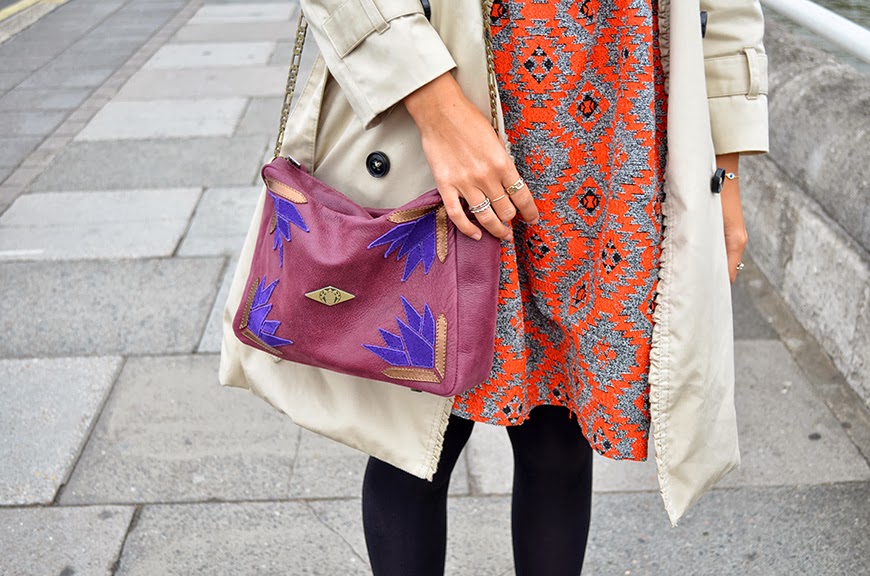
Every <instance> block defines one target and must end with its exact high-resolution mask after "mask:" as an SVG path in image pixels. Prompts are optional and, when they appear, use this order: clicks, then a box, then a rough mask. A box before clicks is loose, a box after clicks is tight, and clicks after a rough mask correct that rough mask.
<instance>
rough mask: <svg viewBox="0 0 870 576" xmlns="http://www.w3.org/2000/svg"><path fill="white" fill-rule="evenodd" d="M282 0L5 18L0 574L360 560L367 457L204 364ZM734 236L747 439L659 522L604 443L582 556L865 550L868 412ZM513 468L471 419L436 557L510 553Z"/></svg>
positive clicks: (647, 479)
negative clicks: (677, 511)
mask: <svg viewBox="0 0 870 576" xmlns="http://www.w3.org/2000/svg"><path fill="white" fill-rule="evenodd" d="M296 9H297V8H296V5H295V3H294V2H292V1H285V0H280V1H277V0H276V1H271V0H256V1H245V0H220V1H208V0H207V1H202V0H68V2H66V3H64V4H62V5H61V6H59V7H57V8H56V9H55V10H54V11H52V12H51V13H50V14H48V15H47V16H45V17H43V18H41V19H40V20H38V21H37V22H36V23H35V24H33V25H32V26H30V27H29V28H27V29H25V30H23V31H20V32H19V33H18V34H17V35H16V36H14V37H12V38H11V39H10V40H8V41H6V42H5V43H3V44H0V393H2V398H3V399H4V401H3V402H2V403H0V433H2V435H0V438H2V439H0V550H2V554H0V574H4V575H7V574H8V575H31V574H33V575H44V574H61V575H64V576H71V575H78V574H82V575H84V574H87V575H90V574H94V575H106V574H125V575H128V574H129V575H145V576H154V575H159V576H164V575H173V574H178V575H189V574H195V573H208V574H214V575H221V574H226V575H234V576H235V575H246V574H287V575H303V574H322V575H329V576H332V575H339V574H340V575H344V574H348V575H350V574H369V573H370V568H369V564H368V556H367V552H366V547H365V541H364V538H363V533H362V524H361V517H360V483H361V478H362V474H363V471H364V468H365V463H366V456H365V455H363V454H361V453H359V452H355V451H354V450H351V449H349V448H346V447H344V446H341V445H338V444H336V443H334V442H331V441H329V440H326V439H324V438H321V437H318V436H317V435H315V434H312V433H310V432H308V431H305V430H302V429H300V428H298V427H297V426H295V425H294V424H293V423H291V422H290V421H289V420H288V419H287V418H286V417H284V416H283V415H281V414H279V413H278V412H277V411H275V410H274V409H272V408H270V407H269V406H268V405H266V404H265V403H264V402H263V401H262V400H260V399H259V398H257V397H255V396H254V395H252V394H250V393H249V392H247V391H244V390H237V389H228V388H221V387H220V385H219V384H218V382H217V370H218V363H219V355H218V354H219V352H220V337H221V335H220V318H221V313H222V307H223V303H224V300H225V299H226V294H227V290H228V287H229V282H230V280H231V278H232V275H233V273H234V270H235V263H236V258H237V254H238V251H239V248H240V246H241V244H242V241H243V238H244V235H245V233H246V231H247V227H248V224H249V222H250V219H251V211H252V208H253V206H254V204H255V203H256V200H257V195H258V193H259V190H260V187H259V185H258V182H257V178H258V171H259V166H260V163H261V162H262V161H263V159H264V158H265V157H266V155H267V153H268V150H269V148H270V142H271V141H272V139H273V138H274V133H275V128H276V125H277V119H278V114H279V111H280V110H279V108H280V105H281V94H282V89H283V88H282V87H283V83H284V79H285V73H286V66H287V64H288V62H289V58H290V49H289V48H290V42H291V41H292V35H293V26H294V23H293V22H294V19H295V14H296ZM312 58H313V51H311V50H308V52H306V55H305V59H304V67H303V68H304V70H303V75H304V73H305V69H308V68H309V67H310V64H311V62H312ZM747 260H748V262H749V264H750V265H749V266H747V268H746V270H744V272H743V273H742V274H741V276H740V279H739V281H738V282H737V283H736V284H735V285H734V287H733V297H734V310H735V334H736V338H737V344H736V351H737V359H736V363H737V366H736V369H737V404H738V410H739V426H740V434H741V437H740V438H741V446H742V456H743V465H742V466H741V468H739V469H738V470H736V471H734V472H732V473H731V474H729V475H728V476H727V477H726V478H725V479H724V480H723V481H722V482H721V483H720V484H719V485H718V486H717V487H715V488H714V489H713V490H712V491H711V492H710V493H709V494H707V495H706V496H704V497H703V498H702V499H701V500H700V502H699V503H698V504H697V505H696V506H695V507H694V508H692V509H691V510H690V511H689V513H688V514H687V515H686V517H685V519H684V520H683V521H682V522H681V524H680V526H679V527H677V528H671V527H670V526H669V525H668V523H667V520H666V516H665V513H664V511H663V509H662V505H661V502H660V498H659V496H658V493H657V484H656V474H655V467H654V464H653V462H652V461H651V460H648V461H646V462H614V461H610V460H606V459H603V458H596V461H595V478H594V491H595V497H594V508H593V518H592V531H591V536H590V541H589V547H588V554H587V565H586V568H585V570H584V574H586V575H587V576H588V575H611V574H612V575H620V576H624V575H634V576H637V575H645V574H648V575H672V574H673V575H683V574H690V575H694V574H698V575H705V574H710V575H713V574H715V575H722V574H728V575H730V574H741V575H743V574H748V575H755V574H757V575H764V576H769V575H792V574H807V575H812V576H816V575H827V574H832V575H833V574H852V575H862V574H864V575H866V574H870V562H867V560H866V559H867V558H868V557H870V504H868V502H870V466H868V457H870V415H868V413H867V410H866V408H865V407H864V406H863V405H862V404H861V403H860V401H859V400H858V399H857V398H856V397H855V395H854V393H852V392H851V389H850V388H849V387H848V386H847V385H846V383H845V380H844V379H843V376H842V375H841V374H839V373H838V372H837V371H836V370H835V369H834V368H833V367H832V365H831V363H830V360H829V359H828V358H827V357H826V356H825V355H824V354H823V353H821V352H820V348H819V346H818V343H815V342H814V341H812V339H811V338H809V337H808V336H807V334H806V333H805V332H804V331H802V329H801V327H800V325H799V324H798V323H797V322H796V321H795V319H794V315H792V313H791V311H790V310H789V309H788V307H787V306H786V305H785V304H784V303H783V301H782V299H781V298H779V296H778V294H777V293H776V292H775V290H773V288H772V287H771V284H770V283H769V282H768V281H767V279H766V278H765V277H764V276H763V275H762V274H761V273H760V272H759V271H758V269H757V268H755V267H754V266H753V265H752V263H751V260H750V259H747ZM512 467H513V464H512V458H511V451H510V444H509V442H508V439H507V435H506V434H505V432H504V430H502V429H499V428H496V427H492V426H485V425H476V426H475V430H474V433H473V434H472V437H471V440H470V441H469V444H468V446H467V447H466V449H465V451H464V453H463V454H462V456H461V457H460V461H459V464H458V466H457V468H456V470H455V472H454V475H453V478H452V480H451V486H450V498H449V505H448V506H449V534H450V539H449V543H448V558H447V573H448V574H450V575H469V574H472V575H494V576H501V575H507V574H511V573H513V565H512V555H511V535H510V492H511V481H512V480H511V475H512ZM544 576H546V575H544Z"/></svg>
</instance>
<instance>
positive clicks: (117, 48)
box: [66, 33, 145, 56]
mask: <svg viewBox="0 0 870 576" xmlns="http://www.w3.org/2000/svg"><path fill="white" fill-rule="evenodd" d="M144 43H145V42H144V41H143V39H142V38H136V37H128V36H123V35H119V34H117V33H116V34H110V35H106V34H100V35H93V34H91V35H88V36H86V37H85V38H82V39H81V40H79V41H78V42H76V43H75V44H74V45H73V46H72V48H70V50H69V51H68V52H66V54H82V55H83V56H90V55H93V54H94V53H114V54H121V53H127V54H132V53H133V52H135V51H136V50H138V49H139V47H140V46H142V45H143V44H144Z"/></svg>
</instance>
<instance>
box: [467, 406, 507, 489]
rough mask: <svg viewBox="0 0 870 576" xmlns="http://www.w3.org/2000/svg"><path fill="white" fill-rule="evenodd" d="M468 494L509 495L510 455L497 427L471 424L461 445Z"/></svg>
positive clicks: (501, 429)
mask: <svg viewBox="0 0 870 576" xmlns="http://www.w3.org/2000/svg"><path fill="white" fill-rule="evenodd" d="M465 450H466V452H467V453H468V480H469V483H470V484H471V493H472V494H510V493H511V488H512V485H513V470H514V457H513V453H512V452H511V444H510V440H509V439H508V435H507V432H506V431H505V430H504V428H503V427H501V426H492V425H489V424H481V423H475V425H474V429H473V430H472V432H471V437H470V438H469V439H468V444H466V446H465Z"/></svg>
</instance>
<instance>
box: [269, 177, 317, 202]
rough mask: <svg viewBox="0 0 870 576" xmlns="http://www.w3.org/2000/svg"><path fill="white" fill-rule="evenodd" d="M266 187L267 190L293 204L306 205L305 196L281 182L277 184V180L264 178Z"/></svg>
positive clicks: (306, 199)
mask: <svg viewBox="0 0 870 576" xmlns="http://www.w3.org/2000/svg"><path fill="white" fill-rule="evenodd" d="M266 186H268V187H269V190H271V191H272V192H274V193H275V194H277V195H278V196H280V197H281V198H284V199H286V200H289V201H291V202H293V203H294V204H307V203H308V198H306V197H305V194H303V193H302V192H300V191H299V190H297V189H296V188H293V187H291V186H287V185H286V184H284V183H283V182H278V181H277V180H273V179H271V178H266Z"/></svg>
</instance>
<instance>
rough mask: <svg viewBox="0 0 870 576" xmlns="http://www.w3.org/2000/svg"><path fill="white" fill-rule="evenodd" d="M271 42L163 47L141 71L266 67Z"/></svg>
mask: <svg viewBox="0 0 870 576" xmlns="http://www.w3.org/2000/svg"><path fill="white" fill-rule="evenodd" d="M274 50H275V42H207V43H206V42H202V43H192V44H167V45H165V46H163V47H162V48H161V49H160V50H158V51H157V53H156V54H154V56H152V57H151V59H150V60H149V61H148V62H147V63H146V64H145V68H213V67H220V66H252V65H258V64H267V63H268V62H269V57H270V56H271V54H272V52H273V51H274Z"/></svg>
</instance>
